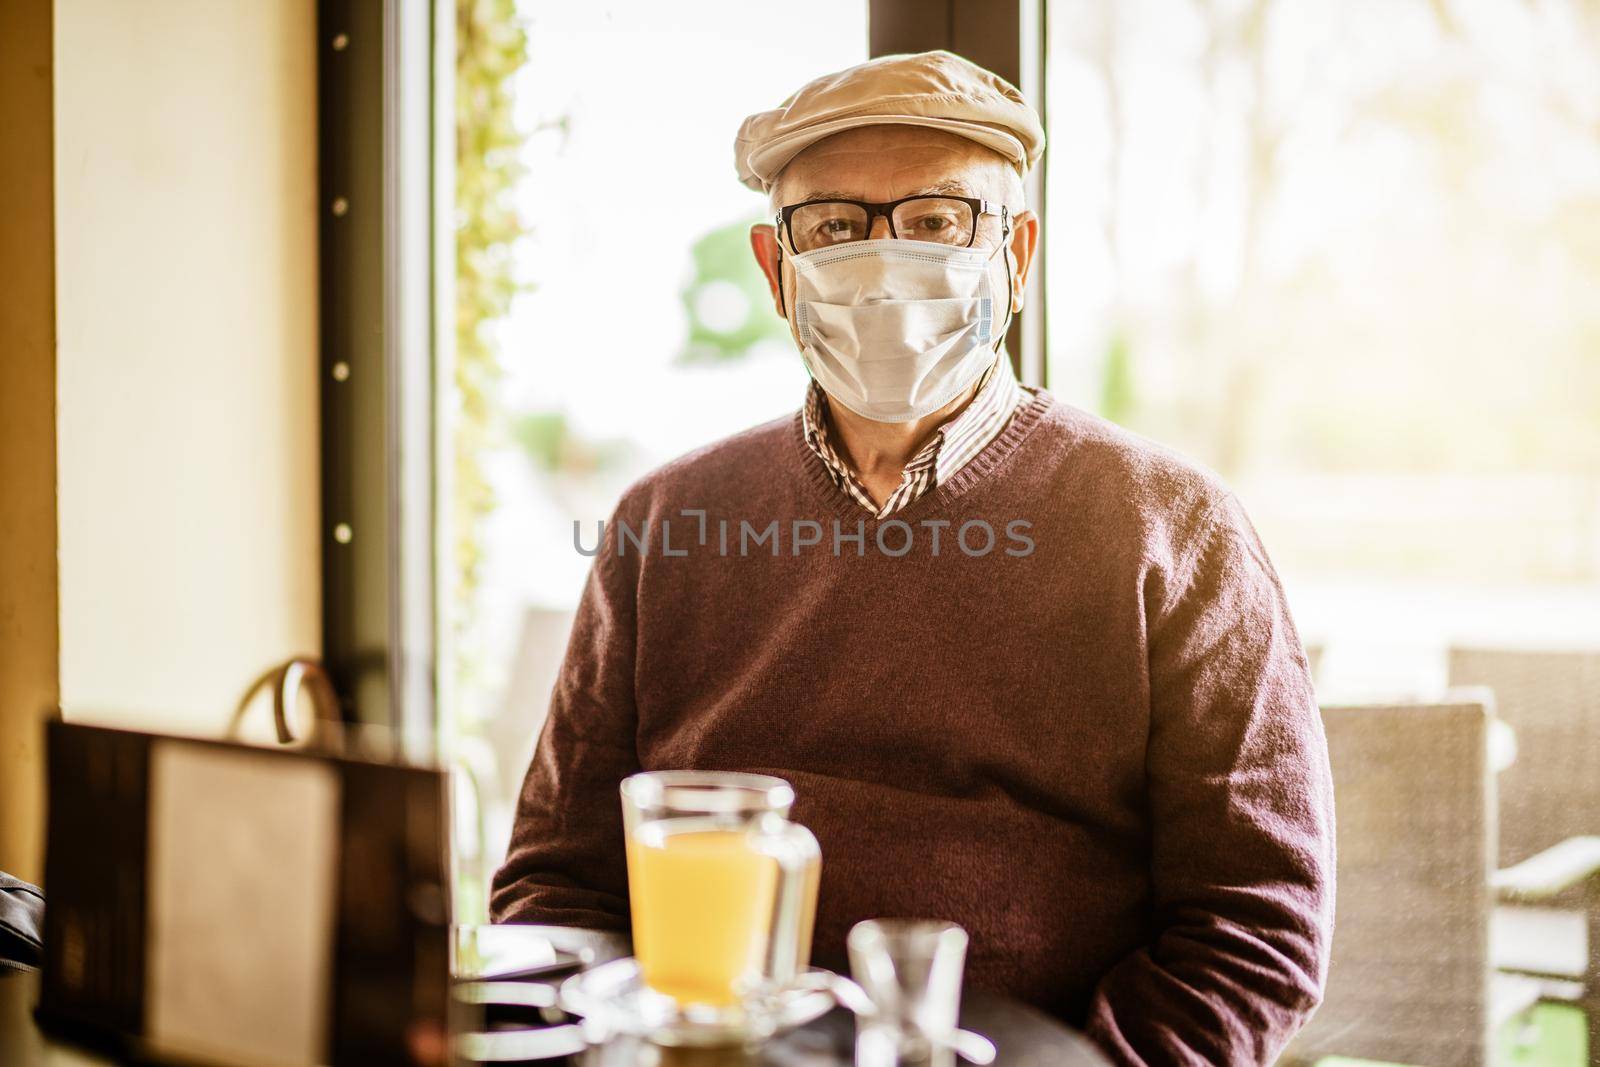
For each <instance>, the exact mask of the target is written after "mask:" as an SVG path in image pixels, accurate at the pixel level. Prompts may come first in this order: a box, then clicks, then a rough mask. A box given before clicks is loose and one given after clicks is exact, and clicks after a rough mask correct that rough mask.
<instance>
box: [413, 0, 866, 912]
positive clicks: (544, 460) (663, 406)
mask: <svg viewBox="0 0 1600 1067" xmlns="http://www.w3.org/2000/svg"><path fill="white" fill-rule="evenodd" d="M458 6H459V11H460V12H461V14H462V16H463V17H462V18H458V26H457V47H458V53H459V56H458V66H460V67H462V68H463V69H460V70H458V85H457V95H458V100H457V103H458V108H457V115H458V131H457V133H458V160H457V167H458V177H457V184H458V191H457V196H456V219H455V223H456V237H457V242H458V269H457V272H456V278H455V284H456V288H457V297H456V305H457V307H458V309H460V311H459V315H460V318H461V325H460V327H459V328H458V331H457V337H456V347H457V352H456V370H455V373H454V379H455V382H454V384H455V390H454V392H453V393H447V395H446V396H445V400H444V403H445V410H444V411H443V413H442V414H443V424H444V425H446V426H448V427H450V428H451V429H450V433H449V439H448V441H447V444H446V448H447V450H448V452H449V454H450V456H451V467H450V474H449V481H450V485H449V486H448V487H447V491H446V492H445V494H444V495H443V496H442V499H446V500H449V501H450V502H451V509H450V513H449V522H450V526H451V530H450V531H449V538H450V541H449V542H448V543H450V544H451V545H452V548H451V553H450V555H449V556H448V557H447V558H446V560H445V561H444V565H443V566H442V567H441V570H442V571H444V572H445V581H446V584H447V586H448V589H447V591H446V593H445V595H444V598H443V600H442V603H443V604H444V605H445V608H446V610H447V613H448V621H447V629H448V633H447V634H446V639H445V642H444V644H445V647H446V654H445V657H444V662H443V663H442V665H441V672H440V673H441V676H442V678H443V686H444V690H445V693H444V701H443V706H444V714H445V717H446V723H445V730H446V734H447V736H449V735H451V734H453V735H454V748H455V751H456V756H457V759H458V761H459V762H460V763H461V764H462V765H464V766H467V767H469V768H470V769H471V772H472V775H473V777H474V779H475V780H476V781H477V784H478V792H479V793H480V795H481V801H482V802H481V816H476V817H474V818H473V820H472V822H473V823H474V825H472V826H469V827H462V828H458V838H459V839H460V840H462V841H464V842H466V844H465V845H464V846H463V851H464V852H465V853H466V854H465V855H463V856H462V857H461V860H462V864H461V868H462V871H463V879H462V884H461V887H460V888H461V893H460V896H461V897H462V900H461V909H460V910H461V917H462V918H464V919H471V918H473V917H474V916H475V915H481V909H482V903H481V902H482V893H483V886H482V882H481V879H482V878H484V877H487V875H488V873H490V872H492V870H493V867H494V866H495V864H496V862H497V861H498V860H499V858H501V857H502V856H503V855H504V852H505V842H506V839H507V836H508V835H509V830H510V820H511V804H512V800H513V797H514V796H515V793H516V790H517V787H518V785H519V784H520V781H521V777H522V774H523V772H524V771H525V770H526V768H527V763H528V757H529V754H530V751H531V747H532V744H533V740H534V737H535V736H536V734H537V733H538V730H539V726H540V724H541V722H542V720H543V716H544V713H545V706H546V703H547V701H548V698H549V689H550V684H551V680H552V678H553V676H554V670H555V667H556V664H557V662H558V660H559V658H560V656H561V653H562V650H563V649H564V647H565V645H566V639H567V630H568V627H569V621H570V613H571V610H572V608H573V606H574V604H575V603H576V599H577V596H578V593H579V590H580V588H581V585H582V583H583V579H584V576H585V574H586V573H587V570H588V564H589V559H588V557H586V556H583V555H581V554H580V553H579V552H578V551H576V550H575V548H574V541H573V538H574V529H573V527H574V521H577V522H579V523H581V524H582V526H583V529H584V530H585V531H586V536H587V537H588V538H589V539H590V540H592V537H593V531H594V529H595V522H596V520H599V519H603V518H605V517H607V516H608V515H609V513H610V510H611V508H612V506H613V505H614V503H615V501H616V499H617V497H618V495H619V494H620V492H621V491H622V489H623V488H624V487H625V486H626V485H627V484H628V483H629V482H631V481H632V480H634V479H635V478H637V477H638V476H640V475H641V474H643V473H644V472H646V471H647V470H649V469H651V468H653V467H655V466H658V465H660V464H661V463H663V462H665V461H667V460H669V459H671V458H673V457H674V456H677V455H680V454H682V453H683V452H686V451H688V450H690V449H692V448H694V447H696V446H698V445H701V444H705V443H708V442H710V441H712V440H715V439H717V438H720V437H724V436H727V435H728V434H731V433H734V432H736V431H738V430H741V429H744V428H746V427H748V426H751V425H754V424H756V423H758V422H761V421H764V420H766V419H769V418H772V417H775V416H777V415H780V414H782V413H784V412H786V411H793V410H795V409H797V408H798V406H799V404H800V401H801V399H802V398H803V395H804V388H805V382H806V376H805V372H804V370H803V368H802V367H801V364H800V361H799V357H798V355H797V354H796V352H795V350H794V345H793V343H792V341H791V340H790V336H789V330H788V326H787V324H786V323H785V322H784V320H783V319H782V318H781V317H780V316H779V315H778V312H777V311H776V309H775V308H774V306H773V301H772V298H771V296H770V293H769V291H768V289H767V286H766V282H765V280H764V279H763V278H762V276H761V274H760V272H759V270H758V269H757V267H756V265H755V261H754V258H753V257H752V255H751V252H750V248H749V229H750V226H751V224H753V223H757V222H767V221H770V219H771V209H770V207H769V205H768V203H767V200H766V197H764V196H763V195H761V194H759V193H755V192H752V191H750V190H748V189H746V188H744V187H743V186H741V185H740V184H739V182H738V180H737V178H736V176H735V172H734V165H733V139H734V134H735V133H736V131H737V130H738V128H739V123H740V121H741V120H742V119H743V118H744V117H745V116H746V115H747V114H749V113H751V112H754V111H758V110H763V109H766V108H771V107H775V106H777V105H778V104H779V103H781V102H782V101H783V99H784V98H785V97H786V96H788V95H789V93H791V92H793V91H794V90H795V89H796V88H798V87H799V86H800V85H802V84H804V83H805V82H806V81H809V80H810V79H812V78H814V77H816V76H817V75H818V74H820V73H823V72H826V71H830V70H837V69H840V68H842V67H846V66H851V65H853V64H856V63H859V62H862V61H863V60H865V59H866V58H867V37H866V29H867V16H866V4H865V0H819V2H818V3H813V4H810V5H808V6H807V8H806V10H805V12H804V13H803V16H801V17H797V16H796V13H795V10H794V9H793V8H784V7H776V6H772V5H766V4H750V3H743V2H739V0H714V2H706V3H695V4H662V3H659V2H656V0H615V2H602V3H589V4H572V3H559V2H556V0H519V2H517V3H515V4H513V3H511V2H510V0H505V2H501V3H494V2H487V0H458ZM777 42H781V46H779V45H778V44H777ZM586 543H587V542H586ZM459 808H460V810H462V811H469V812H470V811H471V810H472V809H473V805H472V804H471V802H470V799H467V798H463V800H462V802H461V803H460V805H459ZM480 830H481V833H480V832H479V831H480Z"/></svg>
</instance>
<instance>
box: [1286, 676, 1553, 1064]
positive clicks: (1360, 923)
mask: <svg viewBox="0 0 1600 1067" xmlns="http://www.w3.org/2000/svg"><path fill="white" fill-rule="evenodd" d="M1488 700H1489V698H1488V696H1487V694H1481V695H1473V696H1466V695H1463V696H1462V697H1461V698H1460V699H1459V700H1458V701H1457V702H1453V703H1439V704H1412V705H1398V706H1395V705H1390V706H1352V707H1325V708H1324V709H1323V723H1324V725H1325V727H1326V730H1327V734H1328V749H1329V757H1330V760H1331V763H1332V766H1333V780H1334V798H1335V802H1336V804H1337V809H1338V810H1337V826H1338V842H1337V844H1338V857H1339V858H1338V890H1337V894H1336V901H1337V912H1336V915H1335V923H1334V929H1335V935H1334V940H1333V959H1332V964H1331V968H1330V971H1329V975H1328V987H1327V993H1326V996H1325V999H1324V1001H1323V1004H1322V1007H1321V1008H1320V1009H1319V1010H1318V1011H1317V1013H1316V1015H1315V1016H1313V1018H1312V1019H1311V1022H1310V1023H1309V1024H1308V1025H1307V1026H1306V1028H1305V1029H1304V1030H1303V1031H1302V1032H1301V1033H1300V1034H1299V1036H1298V1037H1297V1038H1296V1039H1295V1041H1294V1042H1293V1044H1292V1045H1291V1046H1290V1048H1289V1051H1288V1052H1287V1053H1286V1054H1285V1056H1284V1062H1286V1063H1312V1062H1315V1061H1316V1060H1317V1059H1319V1058H1320V1057H1323V1056H1330V1055H1342V1056H1353V1057H1361V1058H1366V1059H1373V1060H1383V1061H1389V1062H1399V1063H1410V1064H1436V1065H1439V1067H1445V1065H1449V1067H1457V1065H1469V1064H1483V1063H1485V1062H1486V1061H1487V1056H1488V1050H1489V1043H1490V1034H1491V1032H1492V1030H1493V1028H1494V1027H1495V1026H1497V1025H1498V1024H1499V1023H1501V1022H1503V1021H1504V1020H1506V1019H1508V1018H1511V1017H1513V1016H1515V1015H1516V1014H1518V1013H1519V1012H1521V1011H1525V1010H1526V1009H1527V1008H1528V1007H1530V1006H1531V1005H1532V1004H1533V1003H1534V1002H1535V1000H1536V999H1537V998H1538V992H1539V991H1538V988H1537V983H1536V982H1533V981H1531V980H1528V979H1521V978H1515V977H1508V976H1500V975H1495V974H1493V973H1492V971H1491V968H1490V962H1489V925H1490V909H1491V905H1492V895H1491V889H1490V879H1491V874H1492V871H1493V866H1494V863H1493V857H1494V854H1495V852H1494V836H1495V830H1494V827H1495V817H1494V813H1495V794H1494V779H1493V775H1492V773H1491V771H1490V769H1489V752H1488V726H1489V721H1490V715H1491V712H1490V710H1489V706H1488Z"/></svg>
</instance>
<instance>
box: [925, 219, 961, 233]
mask: <svg viewBox="0 0 1600 1067" xmlns="http://www.w3.org/2000/svg"><path fill="white" fill-rule="evenodd" d="M954 225H955V222H954V220H952V219H951V218H950V217H949V216H947V215H924V216H923V217H922V218H920V219H918V220H917V223H916V228H917V229H919V230H924V231H926V232H928V233H938V232H940V231H941V230H946V229H949V228H950V227H951V226H954Z"/></svg>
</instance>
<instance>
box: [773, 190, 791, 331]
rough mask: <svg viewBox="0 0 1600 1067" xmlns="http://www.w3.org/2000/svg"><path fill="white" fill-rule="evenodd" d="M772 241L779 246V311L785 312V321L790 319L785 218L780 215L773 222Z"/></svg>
mask: <svg viewBox="0 0 1600 1067" xmlns="http://www.w3.org/2000/svg"><path fill="white" fill-rule="evenodd" d="M772 241H773V243H774V244H776V245H777V246H778V310H779V311H782V312H783V317H784V320H785V321H787V320H788V318H789V304H788V301H786V300H785V299H784V298H783V216H782V215H781V214H780V215H779V216H778V217H777V218H776V219H774V220H773V227H772Z"/></svg>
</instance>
